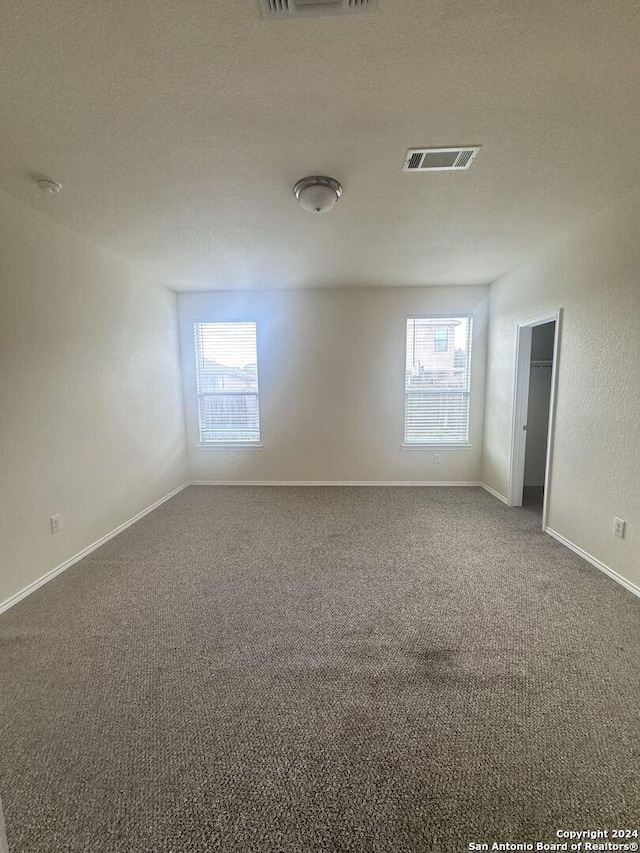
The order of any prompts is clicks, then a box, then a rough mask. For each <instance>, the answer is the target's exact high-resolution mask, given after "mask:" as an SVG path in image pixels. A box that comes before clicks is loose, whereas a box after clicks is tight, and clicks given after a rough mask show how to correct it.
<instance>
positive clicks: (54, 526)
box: [51, 515, 62, 533]
mask: <svg viewBox="0 0 640 853" xmlns="http://www.w3.org/2000/svg"><path fill="white" fill-rule="evenodd" d="M61 530H62V518H61V517H60V516H59V515H52V516H51V532H52V533H60V531H61Z"/></svg>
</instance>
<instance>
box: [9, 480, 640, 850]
mask: <svg viewBox="0 0 640 853" xmlns="http://www.w3.org/2000/svg"><path fill="white" fill-rule="evenodd" d="M539 524H540V520H539V514H538V513H537V512H535V511H534V510H527V509H523V510H516V509H507V508H506V507H505V506H503V505H502V504H500V503H499V502H498V501H496V500H495V499H493V498H492V497H491V496H489V495H488V494H486V493H485V492H483V491H481V490H479V489H471V488H470V489H467V488H459V489H440V488H433V489H404V488H397V489H384V488H273V487H268V488H244V487H236V488H210V487H209V488H208V487H191V488H189V489H187V490H186V491H184V492H182V493H181V494H180V495H178V496H177V497H176V498H174V499H173V500H172V501H170V502H169V503H167V504H165V505H163V506H162V507H161V508H160V509H158V510H157V511H156V512H154V513H153V514H152V515H150V516H147V517H146V518H145V519H143V520H142V521H141V522H139V523H138V524H137V525H135V526H134V527H132V528H130V529H128V530H127V531H125V532H124V533H123V534H122V535H120V536H119V537H117V538H116V539H114V540H112V541H111V542H109V543H108V544H107V545H105V546H104V547H103V548H101V549H100V550H99V551H97V552H95V553H94V554H93V555H91V556H90V557H88V558H86V559H85V560H83V561H82V562H81V563H79V564H78V565H77V566H75V567H74V568H72V569H70V570H69V571H67V572H66V573H64V574H63V575H61V576H59V577H58V578H57V579H56V580H54V581H52V582H51V583H50V584H48V585H47V586H45V587H43V588H42V589H40V590H39V591H38V592H36V593H35V594H33V595H32V596H31V597H30V598H28V599H26V600H25V601H24V602H22V603H21V604H19V605H18V606H16V607H15V608H14V609H12V610H11V611H9V612H7V613H6V614H5V615H3V616H2V617H0V683H1V684H2V691H1V697H0V743H1V745H2V749H1V755H0V793H1V795H2V799H3V804H4V812H5V820H6V825H7V835H8V840H9V847H10V850H11V853H58V851H69V853H70V851H73V853H81V851H82V853H87V851H92V853H93V851H95V853H103V851H104V853H125V851H126V853H132V852H133V853H145V852H146V851H148V852H149V853H151V852H152V851H153V853H170V852H171V853H191V851H199V853H205V851H224V853H276V851H284V852H285V853H306V852H307V851H308V853H321V851H322V853H343V851H344V852H345V853H346V851H357V853H418V851H420V853H426V851H445V853H453V851H464V850H467V849H468V844H469V842H471V841H483V840H484V841H494V840H497V841H507V840H511V841H519V840H520V841H521V840H536V839H544V840H548V841H551V840H554V833H555V830H556V829H557V828H560V827H564V828H569V829H585V828H598V827H621V826H622V827H625V826H629V825H634V824H636V825H637V819H638V801H637V792H638V790H639V788H640V778H639V761H638V750H639V746H638V744H639V737H638V736H639V734H640V727H639V723H638V696H639V695H640V678H639V666H638V661H639V659H640V655H639V651H640V630H639V628H640V602H639V601H638V600H637V599H636V598H634V597H633V596H632V595H631V594H630V593H628V592H626V591H625V590H624V589H622V588H621V587H620V586H618V585H616V584H615V583H614V582H613V581H611V580H610V579H608V578H607V577H605V576H604V575H602V574H601V573H599V572H598V571H596V570H595V569H594V568H592V567H591V566H589V565H587V564H586V563H585V562H583V561H582V560H580V559H579V558H578V557H577V556H575V555H574V554H572V553H571V552H570V551H568V550H566V549H565V548H563V547H562V546H560V545H559V544H558V543H556V542H555V541H553V540H552V539H551V538H549V537H548V536H545V535H544V534H543V533H542V532H541V530H540V529H539Z"/></svg>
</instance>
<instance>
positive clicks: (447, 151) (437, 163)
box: [402, 145, 480, 172]
mask: <svg viewBox="0 0 640 853" xmlns="http://www.w3.org/2000/svg"><path fill="white" fill-rule="evenodd" d="M479 150H480V146H479V145H478V146H475V147H474V146H469V147H466V148H411V149H410V150H409V151H407V156H406V157H405V158H404V163H403V164H402V171H403V172H459V171H460V170H461V169H468V168H469V166H470V165H471V164H472V163H473V161H474V160H475V157H476V154H477V153H478V151H479Z"/></svg>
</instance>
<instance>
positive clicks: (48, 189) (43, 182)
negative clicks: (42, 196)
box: [36, 178, 62, 195]
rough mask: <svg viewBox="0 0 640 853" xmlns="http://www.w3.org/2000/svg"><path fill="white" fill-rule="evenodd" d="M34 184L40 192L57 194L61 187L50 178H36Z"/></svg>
mask: <svg viewBox="0 0 640 853" xmlns="http://www.w3.org/2000/svg"><path fill="white" fill-rule="evenodd" d="M36 184H37V185H38V186H39V187H40V189H41V190H42V192H45V193H49V194H50V195H57V193H59V192H60V190H61V189H62V184H59V183H58V182H57V181H52V180H51V178H36Z"/></svg>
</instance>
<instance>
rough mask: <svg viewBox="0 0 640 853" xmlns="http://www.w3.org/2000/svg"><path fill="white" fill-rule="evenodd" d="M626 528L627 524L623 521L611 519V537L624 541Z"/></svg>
mask: <svg viewBox="0 0 640 853" xmlns="http://www.w3.org/2000/svg"><path fill="white" fill-rule="evenodd" d="M626 526H627V522H626V521H623V520H622V519H621V518H614V519H613V535H614V536H619V537H620V539H624V531H625V528H626Z"/></svg>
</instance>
